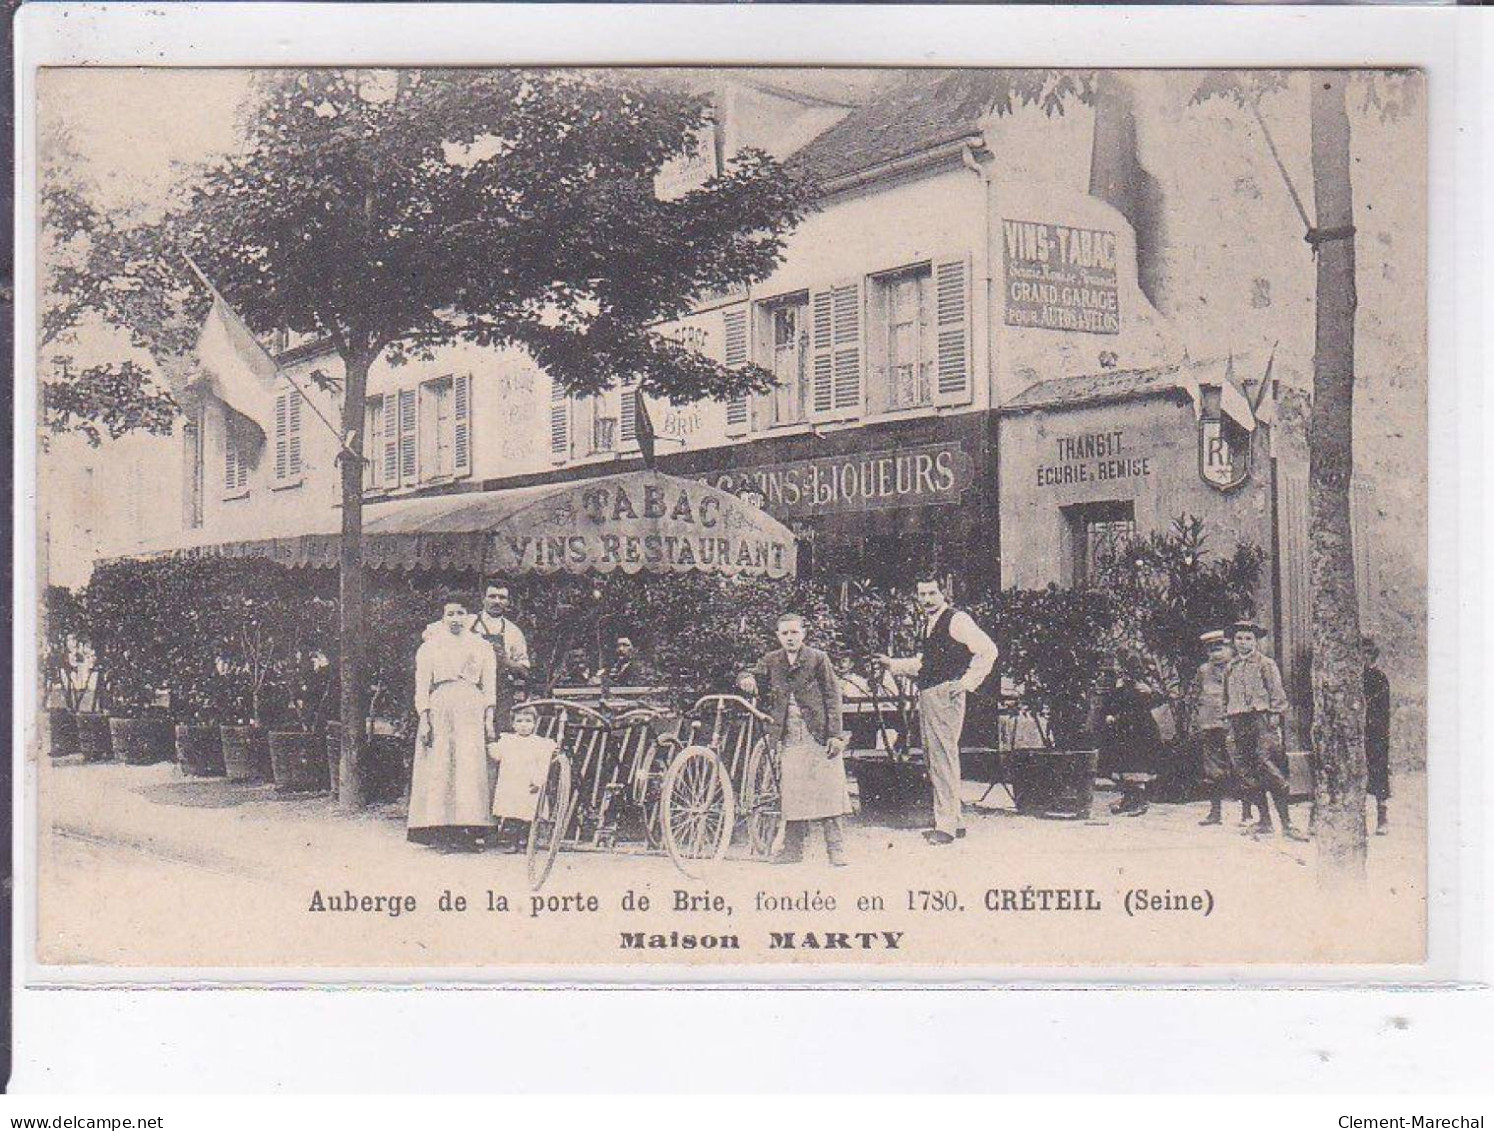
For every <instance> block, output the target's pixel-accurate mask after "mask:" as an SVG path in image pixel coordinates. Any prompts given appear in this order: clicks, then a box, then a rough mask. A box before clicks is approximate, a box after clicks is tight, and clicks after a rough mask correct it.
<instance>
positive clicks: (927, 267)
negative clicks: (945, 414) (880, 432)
mask: <svg viewBox="0 0 1494 1131" xmlns="http://www.w3.org/2000/svg"><path fill="white" fill-rule="evenodd" d="M969 275H970V272H969V267H968V263H967V261H966V260H963V259H956V260H947V261H943V262H938V263H925V264H919V265H917V266H913V267H908V268H904V269H901V270H898V271H893V272H889V273H888V274H885V275H878V276H875V277H873V279H872V280H871V287H870V290H869V294H868V307H869V309H868V315H867V318H868V351H869V354H870V359H869V360H870V382H869V385H870V387H869V389H868V390H867V409H868V411H869V412H871V413H874V414H875V413H883V412H898V411H901V410H904V409H911V408H924V407H928V406H931V405H947V404H966V403H968V402H969V400H970V388H971V381H970V360H969V354H970V342H969V338H970V333H969V304H970V297H969Z"/></svg>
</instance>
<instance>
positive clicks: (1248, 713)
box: [1224, 621, 1307, 840]
mask: <svg viewBox="0 0 1494 1131" xmlns="http://www.w3.org/2000/svg"><path fill="white" fill-rule="evenodd" d="M1231 633H1232V635H1233V638H1234V642H1235V658H1234V659H1233V660H1231V661H1230V664H1229V668H1228V669H1227V670H1226V672H1225V676H1224V713H1225V716H1226V717H1227V718H1228V720H1229V730H1230V736H1231V737H1232V738H1233V739H1234V742H1235V758H1236V759H1237V762H1238V769H1239V772H1240V780H1241V781H1242V783H1243V784H1244V787H1245V789H1246V791H1247V792H1248V793H1251V794H1253V795H1254V797H1253V799H1254V801H1255V805H1256V808H1257V809H1259V810H1260V821H1259V823H1258V824H1257V825H1256V826H1255V829H1254V833H1255V835H1256V836H1264V835H1268V834H1270V833H1272V832H1274V831H1275V830H1274V829H1273V828H1272V826H1271V810H1270V807H1269V806H1268V805H1267V800H1266V799H1267V796H1268V795H1269V797H1270V798H1271V799H1272V800H1274V801H1275V802H1276V812H1277V813H1278V814H1279V815H1280V817H1281V832H1282V835H1283V836H1285V837H1288V838H1290V839H1291V840H1306V839H1307V837H1306V836H1305V835H1304V834H1303V833H1300V832H1298V831H1297V830H1296V829H1294V828H1293V827H1292V811H1291V788H1290V787H1289V786H1288V785H1287V780H1286V778H1284V777H1282V775H1281V771H1280V770H1279V769H1277V768H1276V765H1275V760H1276V759H1278V758H1279V757H1280V755H1281V745H1282V744H1281V716H1282V713H1283V712H1284V711H1285V710H1286V709H1287V697H1286V689H1285V688H1284V687H1283V686H1282V682H1281V670H1280V669H1279V668H1277V666H1276V661H1275V660H1273V659H1271V657H1269V656H1267V655H1265V654H1264V653H1262V652H1261V651H1260V649H1259V647H1258V644H1259V641H1260V638H1261V637H1262V636H1264V635H1265V634H1266V630H1265V629H1263V628H1261V626H1260V625H1258V624H1252V623H1251V622H1249V621H1241V622H1240V623H1238V624H1236V625H1234V627H1233V628H1232V629H1231Z"/></svg>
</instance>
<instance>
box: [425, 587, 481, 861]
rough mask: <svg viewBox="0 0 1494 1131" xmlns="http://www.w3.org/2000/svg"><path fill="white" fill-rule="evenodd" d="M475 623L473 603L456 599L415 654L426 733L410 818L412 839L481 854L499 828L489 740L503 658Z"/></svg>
mask: <svg viewBox="0 0 1494 1131" xmlns="http://www.w3.org/2000/svg"><path fill="white" fill-rule="evenodd" d="M470 626H471V617H470V616H469V615H468V613H467V606H466V603H465V602H464V601H463V600H461V599H460V598H449V599H448V600H447V601H446V602H445V603H444V605H443V607H442V613H441V619H440V620H439V621H438V622H436V623H435V624H433V625H430V626H429V627H428V628H427V629H426V630H425V641H424V643H422V644H421V645H420V651H419V652H417V653H416V654H415V710H416V711H417V712H418V713H419V715H420V732H419V737H418V738H417V739H416V744H415V766H414V770H413V773H412V775H411V779H410V815H409V820H408V822H407V826H408V830H409V831H408V836H409V839H410V840H412V841H415V842H416V843H418V844H430V845H435V846H438V847H443V848H448V849H456V850H461V851H476V850H477V848H478V847H479V843H478V842H479V839H480V838H481V837H482V836H484V835H485V834H486V833H487V832H488V830H489V829H491V827H492V825H493V818H492V816H491V815H490V812H489V804H490V799H491V797H492V778H491V771H490V770H489V768H488V756H487V744H488V741H489V740H490V739H492V738H493V696H494V688H495V686H496V683H497V678H498V661H497V658H496V657H495V656H494V655H493V649H492V648H491V647H490V646H489V645H488V643H487V641H485V640H483V638H482V637H480V636H477V635H474V634H473V633H472V632H470V631H469V628H470Z"/></svg>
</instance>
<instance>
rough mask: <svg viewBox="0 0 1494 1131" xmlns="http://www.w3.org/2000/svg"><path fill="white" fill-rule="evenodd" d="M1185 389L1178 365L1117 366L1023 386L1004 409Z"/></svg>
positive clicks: (1050, 406)
mask: <svg viewBox="0 0 1494 1131" xmlns="http://www.w3.org/2000/svg"><path fill="white" fill-rule="evenodd" d="M1184 390H1185V385H1184V384H1183V382H1181V381H1180V380H1179V374H1178V367H1177V366H1176V365H1161V366H1157V367H1156V368H1153V369H1117V370H1114V371H1111V372H1106V373H1091V374H1087V375H1085V376H1083V377H1059V378H1056V379H1054V380H1051V381H1039V382H1038V383H1037V384H1035V385H1029V386H1028V387H1027V388H1025V389H1023V390H1022V391H1021V392H1020V393H1018V394H1017V395H1016V396H1015V397H1013V398H1012V399H1011V400H1010V401H1008V402H1007V403H1006V404H1005V405H1003V406H1002V407H1003V410H1005V411H1017V410H1020V409H1033V408H1055V407H1060V406H1063V405H1072V404H1084V403H1088V402H1093V401H1112V400H1128V399H1130V398H1132V397H1142V396H1149V395H1152V394H1156V393H1167V392H1174V391H1178V392H1182V391H1184Z"/></svg>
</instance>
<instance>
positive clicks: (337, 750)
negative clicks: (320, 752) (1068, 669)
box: [326, 723, 342, 797]
mask: <svg viewBox="0 0 1494 1131" xmlns="http://www.w3.org/2000/svg"><path fill="white" fill-rule="evenodd" d="M326 746H327V786H328V788H329V789H330V790H331V791H332V796H333V797H336V796H337V786H338V782H339V780H340V778H339V775H340V773H341V771H342V724H341V723H328V724H327V732H326Z"/></svg>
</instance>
